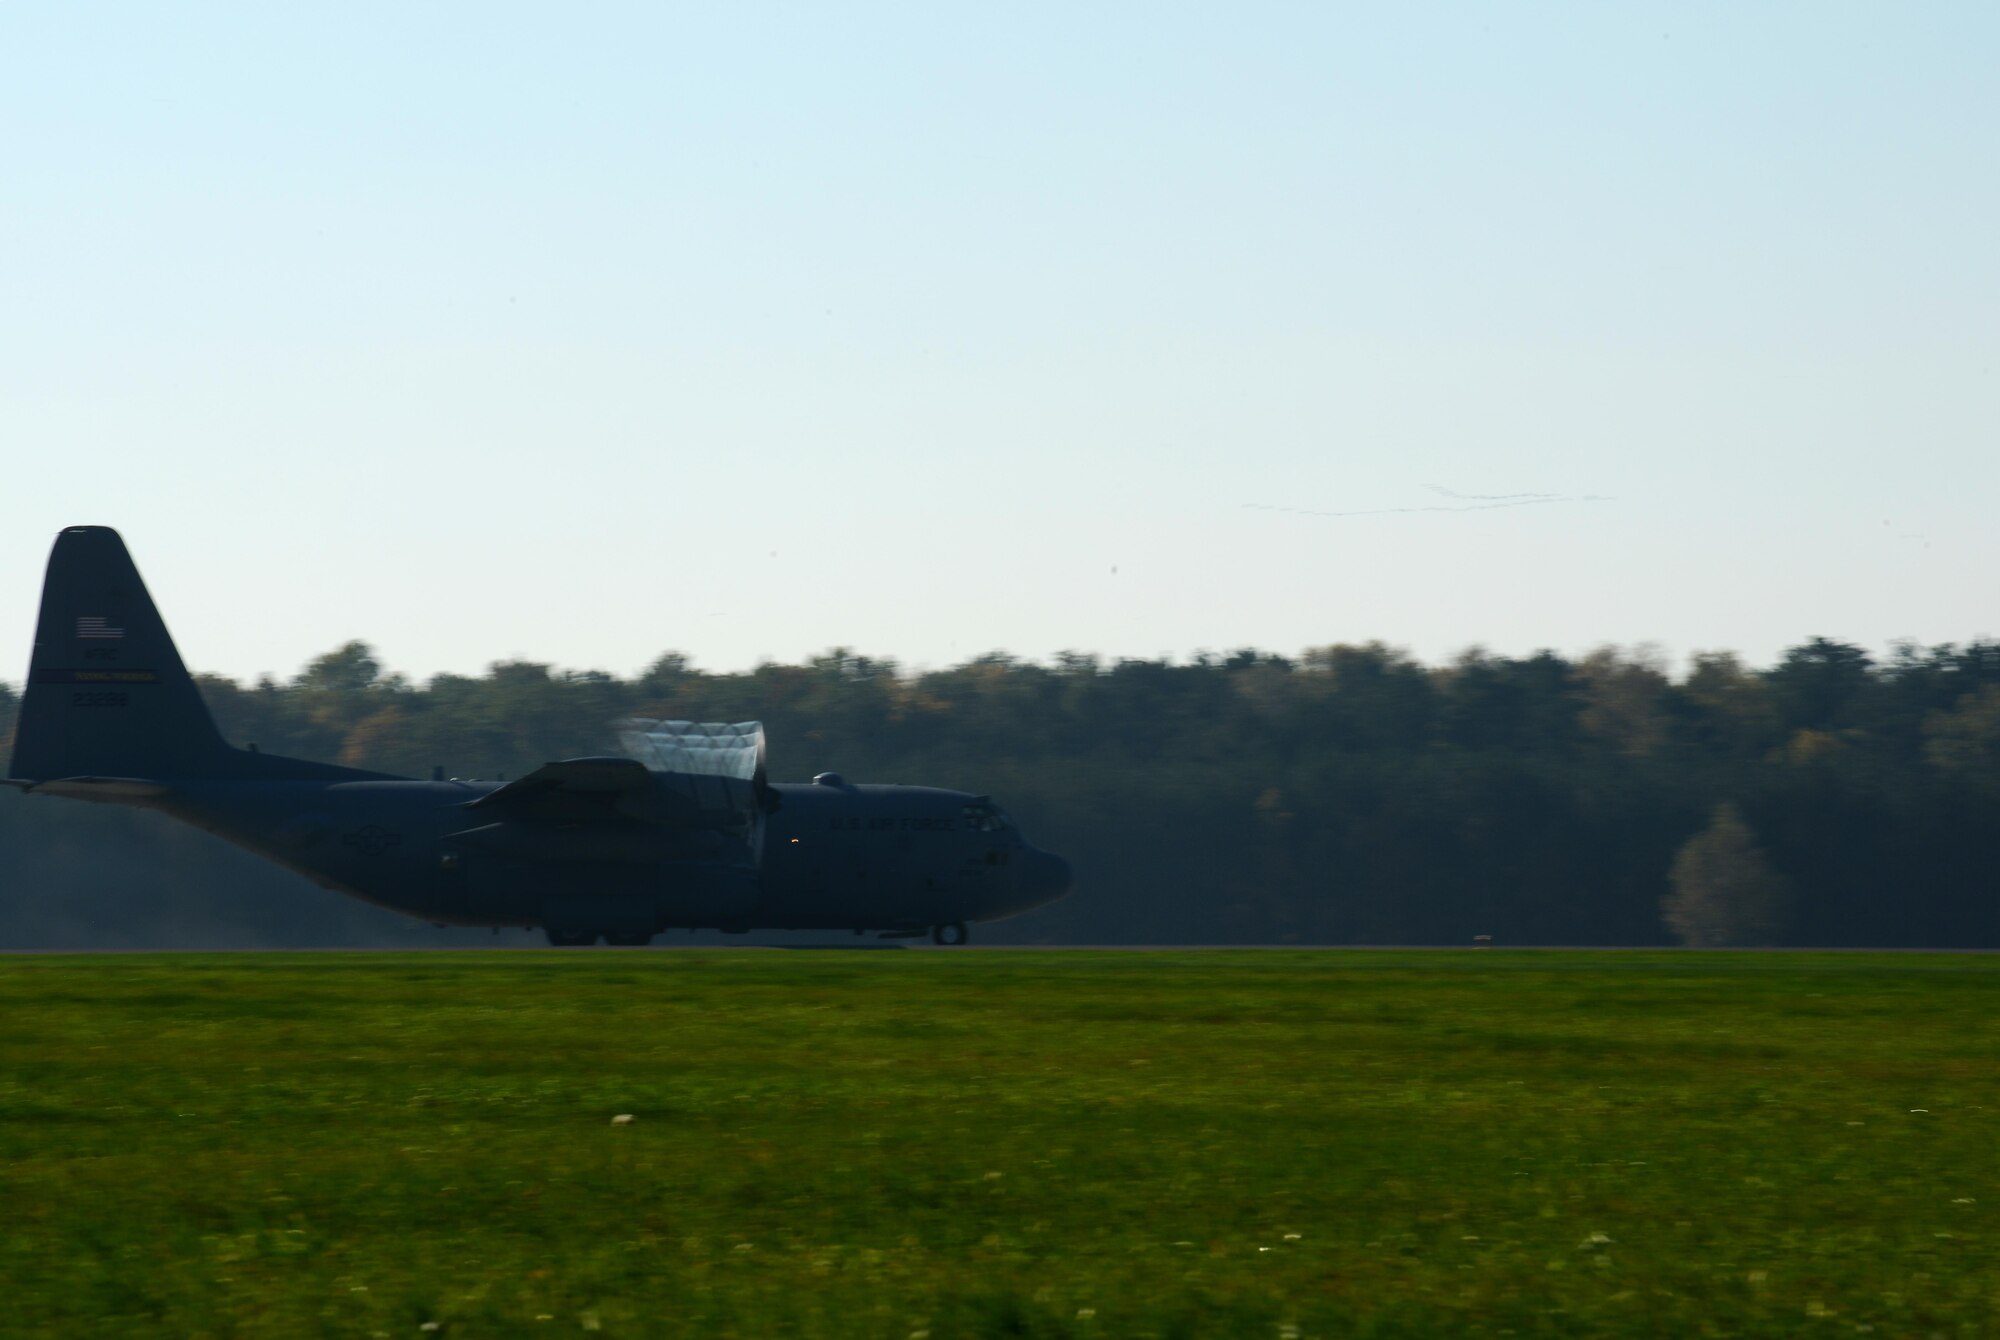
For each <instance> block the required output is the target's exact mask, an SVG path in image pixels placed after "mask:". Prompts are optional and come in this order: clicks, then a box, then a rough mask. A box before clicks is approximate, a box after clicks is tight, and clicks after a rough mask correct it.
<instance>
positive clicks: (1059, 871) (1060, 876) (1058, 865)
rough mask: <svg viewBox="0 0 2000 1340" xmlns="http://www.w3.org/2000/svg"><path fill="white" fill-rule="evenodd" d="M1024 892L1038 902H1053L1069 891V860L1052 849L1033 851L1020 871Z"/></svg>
mask: <svg viewBox="0 0 2000 1340" xmlns="http://www.w3.org/2000/svg"><path fill="white" fill-rule="evenodd" d="M1021 883H1022V884H1023V885H1025V886H1026V888H1025V892H1026V893H1028V894H1029V895H1030V896H1032V897H1033V898H1035V899H1036V900H1037V901H1038V902H1051V903H1052V902H1054V901H1055V900H1056V899H1058V898H1060V897H1062V896H1063V895H1064V894H1066V893H1068V892H1069V885H1070V871H1069V862H1068V861H1065V860H1064V859H1063V858H1062V857H1060V856H1058V855H1056V854H1055V853H1054V852H1052V851H1040V850H1037V851H1035V852H1034V853H1033V854H1032V855H1030V856H1029V857H1028V859H1027V861H1026V863H1025V866H1024V868H1023V869H1022V871H1021Z"/></svg>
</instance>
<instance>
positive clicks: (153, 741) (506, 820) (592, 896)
mask: <svg viewBox="0 0 2000 1340" xmlns="http://www.w3.org/2000/svg"><path fill="white" fill-rule="evenodd" d="M624 726H625V729H626V733H625V736H624V739H625V744H626V747H627V748H628V750H630V751H632V752H634V753H638V754H641V755H644V756H646V758H647V760H648V761H651V762H653V763H655V764H657V765H659V766H657V767H650V768H649V767H648V766H647V763H646V762H645V761H641V759H639V758H574V759H568V760H566V761H563V762H559V763H549V764H546V765H544V766H543V767H541V768H538V769H536V770H535V771H534V772H532V773H529V774H528V775H527V776H525V777H521V778H519V779H517V780H515V781H510V782H505V783H501V782H465V781H443V780H432V781H417V780H412V779H410V778H405V777H396V776H392V775H389V774H387V773H379V772H365V771H362V770H360V769H357V768H343V767H336V766H333V765H331V764H326V763H313V762H308V761H306V760H304V759H295V758H283V757H280V756H278V755H274V754H263V753H259V752H257V751H256V749H255V747H254V746H252V747H251V748H249V749H236V748H233V747H231V746H230V745H228V744H225V743H224V742H223V739H222V737H221V735H220V734H219V733H218V732H217V731H216V728H215V723H214V720H213V719H212V718H211V717H210V716H209V714H208V708H207V707H206V705H205V704H204V703H203V702H202V699H201V692H200V690H199V689H198V688H197V687H196V686H195V683H194V680H193V679H191V678H190V677H189V675H188V672H187V670H186V669H185V668H184V667H183V665H182V664H181V658H180V655H179V653H178V652H176V651H175V649H174V644H173V640H172V639H171V638H170V637H169V636H168V635H167V629H166V625H165V624H164V623H163V622H162V621H161V619H160V615H159V612H158V611H157V610H155V609H154V607H153V602H152V599H151V597H149V596H148V595H147V594H146V587H145V584H144V583H143V582H142V581H140V579H139V572H138V569H137V568H135V567H134V566H133V564H132V559H131V557H130V555H128V554H127V553H126V551H125V544H124V541H122V540H121V539H119V537H118V532H116V531H115V530H112V529H110V528H109V527H106V526H72V527H70V528H69V529H67V530H64V531H63V532H62V533H61V534H60V535H58V536H57V537H56V544H55V550H54V552H53V553H51V554H50V556H49V568H48V576H47V579H46V581H45V583H44V585H43V588H42V609H41V617H40V622H39V623H38V625H37V627H36V630H35V650H34V656H33V659H32V661H31V663H30V666H29V671H28V683H27V691H26V693H25V694H24V695H23V697H22V699H21V706H20V714H19V719H18V724H17V727H16V731H15V740H14V758H13V763H12V766H11V767H10V768H9V770H8V776H7V777H6V778H5V779H4V780H5V781H6V783H7V784H8V785H11V786H17V787H20V788H22V789H23V790H25V791H28V792H31V793H34V794H37V795H47V796H67V797H71V798H74V799H79V800H95V801H103V802H108V803H111V804H118V805H135V806H139V807H142V808H146V809H155V810H159V811H160V812H162V813H164V814H168V815H171V816H172V817H173V818H176V819H180V820H182V821H184V822H186V823H191V824H194V825H195V826H197V827H199V828H202V829H205V830H207V831H208V832H210V833H214V834H216V835H217V836H219V837H222V838H224V839H226V840H228V841H230V842H233V843H235V844H237V845H238V846H241V847H245V848H248V849H249V850H250V851H253V852H256V853H257V854H258V855H260V856H264V857H268V858H269V859H271V860H273V861H276V862H278V863H279V864H280V865H283V866H286V867H288V868H290V869H292V870H295V871H297V872H298V873H299V874H302V875H304V876H306V877H307V878H309V879H311V880H314V881H315V882H317V883H319V884H320V885H322V886H323V887H326V888H331V889H338V890H340V891H342V892H344V893H350V894H353V895H355V896H356V897H359V898H364V899H366V900H368V901H369V902H373V903H378V904H380V905H382V906H384V907H389V908H393V909H395V910H397V911H400V912H406V913H409V914H410V915H412V916H416V917H420V918H422V919H424V920H426V921H431V922H435V923H437V924H439V925H460V926H495V927H498V926H541V927H542V928H544V930H545V931H546V932H547V934H548V938H549V942H550V943H551V944H558V945H586V944H592V943H594V942H596V941H597V940H599V939H603V940H606V941H608V942H609V943H611V944H623V945H640V944H645V943H647V942H648V941H650V940H651V939H652V938H653V936H654V935H655V934H657V933H658V932H660V931H662V930H666V929H669V928H684V929H704V928H714V929H718V930H723V931H750V930H779V929H783V930H852V931H854V932H855V933H857V934H859V933H861V932H863V931H871V930H872V931H878V932H881V933H883V934H884V935H885V936H889V937H914V936H920V935H923V934H926V933H928V934H929V935H930V936H931V937H932V938H933V939H934V940H936V941H937V943H939V944H962V943H964V941H965V938H966V925H967V923H968V922H975V921H992V920H996V919H998V918H1000V917H1006V916H1012V915H1014V914H1015V913H1017V912H1024V911H1026V910H1028V909H1029V908H1032V907H1038V906H1040V905H1041V904H1043V903H1047V902H1051V901H1053V900H1055V899H1057V898H1060V897H1062V896H1063V895H1064V894H1065V893H1067V892H1068V891H1069V885H1070V871H1069V865H1068V863H1067V862H1065V861H1064V860H1063V859H1062V858H1061V857H1060V856H1056V855H1053V854H1052V853H1049V852H1045V851H1040V850H1037V849H1036V848H1034V847H1032V846H1030V845H1028V843H1027V842H1026V841H1024V840H1023V839H1022V837H1021V835H1020V833H1019V832H1018V831H1017V830H1016V829H1015V828H1014V826H1013V824H1012V823H1011V822H1010V821H1009V820H1008V818H1007V816H1006V815H1005V814H1004V813H1003V812H1002V811H1001V810H1000V808H999V807H998V806H996V805H994V804H993V802H992V801H991V800H990V799H989V798H987V797H985V796H975V795H968V794H966V793H964V792H959V791H946V790H940V789H938V788H935V787H928V786H857V785H852V784H850V783H848V782H845V781H843V780H842V779H841V778H840V777H839V776H837V775H836V774H833V773H821V774H820V775H819V776H818V777H815V778H814V779H813V780H812V781H811V782H810V783H804V784H792V785H786V784H782V783H780V784H775V785H774V784H772V783H770V782H767V781H766V780H765V778H764V767H763V732H762V729H761V728H759V727H758V726H756V724H755V723H743V724H740V725H734V726H702V725H695V724H693V723H687V722H652V721H635V722H626V723H624Z"/></svg>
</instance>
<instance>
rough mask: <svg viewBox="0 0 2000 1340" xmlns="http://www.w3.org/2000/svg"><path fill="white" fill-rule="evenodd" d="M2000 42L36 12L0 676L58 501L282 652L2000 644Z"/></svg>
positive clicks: (216, 618)
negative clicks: (350, 646) (1999, 637)
mask: <svg viewBox="0 0 2000 1340" xmlns="http://www.w3.org/2000/svg"><path fill="white" fill-rule="evenodd" d="M1996 63H2000V8H1996V7H1995V6H1993V5H1991V4H1987V3H1965V4H1942V3H1940V4H1930V5H1909V6H1886V5H1881V4H1875V3H1870V4H1834V3H1824V2H1823V0H1813V2H1812V3H1799V4H1776V3H1760V4H1754V5H1743V4H1738V3H1727V4H1723V3H1718V4H1629V5H1602V4H1596V3H1577V4H1566V5H1533V4H1509V5H1481V6H1476V5H1430V4H1397V5H1366V6H1363V5H1344V6H1343V5H1332V4H1326V3H1310V4H1299V5H1250V6H1243V5H1228V6H1225V5H1165V4H1160V3H1145V4H1132V5H1115V4H1093V5H1072V4H1062V5H1046V6H1032V5H1007V6H994V5H979V6H972V5H965V6H942V5H918V4H909V5H899V6H868V5H863V4H859V3H842V4H838V5H825V4H812V5H798V6H776V5H733V6H715V5H702V6H694V5H687V6H665V5H654V4H644V5H631V6H620V5H595V6H556V5H536V6H509V5H501V4H493V3H483V4H479V5H471V4H464V5H451V4H435V5H421V6H412V5H407V4H400V3H399V4H394V5H356V4H344V5H339V6H332V5H326V6H316V7H310V8H308V7H301V6H290V5H262V4H248V3H246V4H241V5H213V4H203V3H188V4H182V5H173V6H167V5H153V4H144V5H140V4H132V5H116V4H106V5H92V6H88V7H78V6H73V5H56V4H49V3H42V4H14V5H8V6H5V7H4V8H0V465H4V474H0V678H4V679H7V680H11V681H14V682H16V683H18V682H19V679H20V676H21V672H22V668H23V667H25V664H26V659H27V652H28V643H29V640H30V636H31V630H32V628H33V623H34V610H35V601H36V598H37V593H38V590H39V585H40V579H41V567H42V563H43V561H44V558H45V555H46V553H47V549H48V545H49V543H50V540H51V538H52V537H53V535H54V533H55V531H56V530H57V529H59V528H60V527H62V526H64V525H68V524H76V523H97V524H108V525H114V526H117V527H118V528H119V529H120V530H122V531H123V532H124V534H125V537H126V540H127V542H128V543H129V544H130V545H131V546H132V548H133V550H134V553H135V554H136V555H137V557H138V559H139V563H140V566H141V569H142V570H143V572H144V573H145V575H146V577H147V579H148V581H149V583H150V585H151V586H152V588H153V591H154V594H155V596H156V597H157V598H158V599H159V601H160V603H161V605H162V608H163V610H164V612H165V614H166V617H167V620H168V622H169V624H170V625H171V626H172V628H173V629H174V631H175V633H176V635H177V637H178V640H179V642H180V645H181V650H182V653H183V655H184V656H185V658H186V659H187V660H188V662H189V663H190V665H192V666H193V667H195V668H197V669H205V670H213V671H218V672H222V673H226V674H231V675H237V676H251V675H255V674H257V673H259V672H264V671H270V672H274V673H276V674H279V675H281V676H282V675H289V674H291V673H293V672H294V671H296V670H297V669H298V667H299V666H300V665H301V664H302V663H303V662H305V661H306V660H307V659H308V658H310V657H311V656H313V655H315V654H317V653H319V652H321V651H325V650H327V649H329V648H331V647H333V646H335V645H337V644H338V643H340V642H342V641H344V640H346V639H348V638H352V637H360V638H365V639H367V640H368V641H370V642H372V643H374V644H375V645H376V647H377V648H378V649H379V651H380V653H381V656H382V658H383V660H384V661H385V662H386V663H387V664H389V665H390V666H392V667H394V668H396V669H399V670H402V671H404V672H405V673H408V674H410V675H412V676H414V677H416V678H420V679H421V678H425V677H428V676H429V675H431V674H433V673H435V672H438V671H444V670H450V671H461V672H477V671H479V670H480V669H481V668H483V667H484V666H485V665H486V664H487V663H488V662H490V661H493V660H496V659H502V658H510V657H528V658H533V659H537V660H546V661H552V662H555V663H557V664H559V665H563V666H569V667H576V668H601V669H607V670H611V671H614V672H617V673H621V674H623V673H629V672H632V671H634V670H637V669H639V668H640V667H642V666H643V665H645V664H646V663H648V662H649V661H651V660H652V659H653V658H654V657H655V656H656V655H658V654H659V653H660V652H661V651H663V650H666V649H669V648H673V649H679V650H681V651H684V652H686V653H687V654H688V655H690V656H691V657H692V658H693V659H694V661H695V662H696V663H697V664H698V665H700V666H703V667H705V668H709V669H733V668H740V667H746V666H748V665H750V664H753V663H755V662H756V661H758V660H759V659H765V658H770V659H778V660H797V659H802V658H804V657H807V656H810V655H812V654H814V653H815V652H818V651H822V650H824V649H826V648H828V647H831V646H834V645H847V646H851V647H854V648H856V649H858V650H861V651H863V652H865V653H868V654H871V655H875V656H879V657H893V658H897V659H899V660H902V661H904V662H905V663H908V664H912V665H942V664H949V663H953V662H956V661H959V660H962V659H965V658H967V657H970V656H973V655H976V654H979V653H981V652H984V651H987V650H991V649H994V648H1003V649H1006V650H1008V651H1011V652H1014V653H1016V654H1019V655H1023V656H1027V657H1031V658H1037V659H1039V658H1044V657H1046V656H1048V655H1049V654H1050V653H1052V652H1054V651H1056V650H1058V649H1062V648H1074V649H1078V650H1086V651H1095V652H1099V653H1101V654H1103V655H1105V656H1107V657H1117V656H1157V655H1161V654H1171V655H1176V656H1185V655H1187V654H1189V653H1191V652H1193V651H1195V650H1197V649H1201V648H1212V649H1217V650H1228V649H1232V648H1236V647H1240V646H1245V645H1254V646H1257V647H1260V648H1264V649H1267V650H1272V651H1278V652H1283V653H1287V654H1289V653H1294V652H1297V651H1298V650H1299V649H1301V648H1303V647H1306V646H1310V645H1317V644H1322V643H1327V642H1336V641H1362V640H1367V639H1374V638H1379V639H1383V640H1386V641H1388V642H1391V643H1394V644H1399V645H1402V646H1405V647H1407V648H1409V649H1410V650H1411V651H1412V652H1414V653H1415V654H1417V655H1419V656H1420V657H1423V658H1424V659H1426V660H1441V659H1443V658H1446V657H1448V656H1450V655H1451V654H1453V653H1454V652H1456V651H1457V650H1459V649H1461V648H1463V647H1465V646H1467V645H1469V644H1474V643H1478V644H1484V645H1486V646H1488V647H1490V648H1492V649H1495V650H1498V651H1503V652H1507V653H1510V654H1513V653H1525V652H1528V651H1531V650H1533V649H1535V648H1538V647H1544V646H1546V647H1551V648H1554V649H1556V650H1559V651H1564V652H1579V651H1583V650H1586V649H1588V648H1590V647H1593V646H1596V645H1599V644H1602V643H1607V642H1611V643H1625V644H1629V643H1635V642H1641V641H1652V642H1656V643H1658V644H1660V645H1661V646H1662V647H1663V648H1664V649H1665V650H1666V651H1667V652H1668V653H1670V654H1672V655H1673V656H1675V657H1679V656H1682V655H1685V654H1686V653H1688V652H1690V651H1693V650H1696V649H1702V648H1729V649H1734V650H1737V651H1740V652H1742V653H1744V654H1745V655H1746V656H1748V657H1750V658H1751V659H1752V660H1754V661H1758V662H1765V661H1768V660H1770V659H1771V658H1772V657H1774V656H1775V655H1776V654H1777V653H1778V652H1779V651H1780V650H1781V649H1783V648H1784V647H1786V646H1789V645H1793V644H1795V643H1797V642H1799V641H1802V640H1803V639H1805V638H1806V637H1809V636H1812V635H1815V634H1823V635H1827V636H1832V637H1837V638H1842V639H1845V640H1849V641H1854V642H1858V643H1861V644H1862V645H1864V646H1866V647H1868V648H1870V649H1871V650H1880V649H1882V648H1883V647H1885V646H1886V645H1887V644H1888V643H1889V642H1890V641H1891V640H1892V639H1897V638H1914V639H1918V640H1920V641H1924V642H1939V641H1964V640H1967V639H1970V638H1973V637H1977V636H1981V635H1995V634H2000V608H1996V601H2000V596H1996V594H1995V575H1996V574H2000V532H1996V527H1995V525H1994V516H1995V508H1994V505H1995V502H1996V499H2000V442H1996V432H1995V429H1996V425H2000V374H1996V365H2000V244H1996V240H1995V239H1996V237H2000V170H1996V160H1995V149H1994V145H1995V144H1996V142H2000V84H1997V83H1996V81H1995V79H1994V70H1995V68H1996ZM1501 495H1532V496H1526V497H1517V498H1513V499H1511V500H1512V501H1515V502H1519V503H1521V504H1523V505H1518V506H1509V507H1492V506H1484V505H1483V500H1492V499H1499V498H1500V497H1501ZM1586 499H1590V500H1586ZM1278 508H1290V509H1296V510H1290V511H1284V510H1276V509H1278ZM1424 509H1431V510H1424ZM1438 509H1444V510H1438ZM1456 509H1464V510H1456ZM1473 509H1477V510H1473ZM8 639H10V640H11V642H10V643H9V642H6V641H5V640H8ZM4 645H12V646H13V647H14V649H15V650H14V652H12V653H11V654H9V653H6V652H5V651H4ZM10 656H11V663H10Z"/></svg>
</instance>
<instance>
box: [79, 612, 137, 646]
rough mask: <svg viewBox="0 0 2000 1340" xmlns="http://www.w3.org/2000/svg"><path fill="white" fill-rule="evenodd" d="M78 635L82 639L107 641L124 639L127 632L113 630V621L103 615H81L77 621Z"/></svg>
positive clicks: (118, 629)
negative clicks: (117, 638)
mask: <svg viewBox="0 0 2000 1340" xmlns="http://www.w3.org/2000/svg"><path fill="white" fill-rule="evenodd" d="M76 635H77V636H78V637H81V638H95V639H99V640H102V639H105V638H114V637H124V636H125V630H124V629H122V628H113V627H112V626H111V621H110V620H109V619H106V618H105V617H104V616H103V615H101V614H81V615H78V616H77V620H76Z"/></svg>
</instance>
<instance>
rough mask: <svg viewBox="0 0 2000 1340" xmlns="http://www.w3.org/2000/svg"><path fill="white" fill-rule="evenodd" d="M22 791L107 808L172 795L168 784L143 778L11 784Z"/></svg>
mask: <svg viewBox="0 0 2000 1340" xmlns="http://www.w3.org/2000/svg"><path fill="white" fill-rule="evenodd" d="M9 785H12V786H18V787H20V788H21V790H22V791H24V792H28V793H31V794H34V795H38V796H62V797H64V798H65V799H67V800H95V801H98V802H100V803H102V804H106V805H150V804H152V803H153V802H154V801H156V800H159V799H160V798H161V797H163V796H169V795H172V794H173V788H172V787H170V786H168V785H167V784H166V783H165V782H155V781H152V780H150V779H148V778H144V777H58V778H56V779H55V780H54V781H48V782H23V781H11V782H10V783H9Z"/></svg>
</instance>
